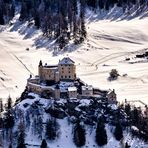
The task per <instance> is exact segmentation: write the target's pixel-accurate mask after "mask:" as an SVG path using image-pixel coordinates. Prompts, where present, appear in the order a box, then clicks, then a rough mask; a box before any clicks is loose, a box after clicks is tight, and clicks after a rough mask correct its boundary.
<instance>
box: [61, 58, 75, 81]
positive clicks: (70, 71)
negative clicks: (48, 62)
mask: <svg viewBox="0 0 148 148" xmlns="http://www.w3.org/2000/svg"><path fill="white" fill-rule="evenodd" d="M58 71H59V76H60V80H75V79H76V66H75V62H74V61H72V60H71V59H70V58H69V57H65V58H63V59H62V60H61V61H59V64H58Z"/></svg>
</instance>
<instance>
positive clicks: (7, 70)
mask: <svg viewBox="0 0 148 148" xmlns="http://www.w3.org/2000/svg"><path fill="white" fill-rule="evenodd" d="M91 16H92V14H90V18H89V19H88V20H87V26H86V28H87V31H88V35H87V40H86V41H85V43H84V44H82V45H80V46H74V47H73V48H69V52H65V53H62V54H59V55H57V56H53V50H52V49H51V48H50V45H52V44H53V43H54V42H48V40H46V39H45V38H44V37H41V32H40V31H36V30H35V29H34V28H33V27H30V28H28V27H27V23H25V24H22V25H21V24H19V22H16V23H15V24H14V25H12V26H11V27H6V29H4V31H1V32H0V97H2V98H7V96H8V95H9V94H10V95H11V96H12V97H13V98H14V99H15V97H17V96H19V95H20V93H21V92H22V91H23V90H24V88H25V85H26V80H27V78H28V77H29V75H30V73H31V74H33V75H37V74H38V73H37V72H38V69H37V66H38V63H39V60H40V59H42V60H43V62H48V63H49V64H56V63H57V62H58V61H59V59H61V58H62V57H64V56H67V55H68V56H69V57H70V58H72V59H73V60H74V61H75V62H76V65H77V76H78V77H80V78H81V79H82V80H84V81H85V82H86V83H88V84H91V85H93V86H95V87H99V88H101V89H109V88H111V89H115V90H116V92H117V97H118V101H121V102H122V101H124V99H127V100H136V99H138V100H142V101H143V102H145V103H147V104H148V100H147V99H148V93H147V91H148V62H145V63H135V64H129V63H127V62H125V58H127V57H134V56H135V55H136V53H141V52H144V51H145V50H146V48H148V28H147V26H148V18H146V17H145V18H143V19H139V18H135V19H131V20H122V21H120V20H114V21H111V20H109V19H101V20H98V19H94V18H92V17H91ZM93 16H94V15H93ZM16 17H17V16H16ZM14 26H15V27H14ZM1 30H3V29H2V27H1ZM39 47H40V48H39ZM26 48H29V51H27V50H26ZM47 48H48V49H47ZM113 68H115V69H117V70H118V71H119V74H120V75H121V77H119V79H118V80H116V81H112V82H109V81H108V80H107V78H108V76H109V72H110V71H111V69H113ZM124 74H127V76H126V77H123V76H122V75H124Z"/></svg>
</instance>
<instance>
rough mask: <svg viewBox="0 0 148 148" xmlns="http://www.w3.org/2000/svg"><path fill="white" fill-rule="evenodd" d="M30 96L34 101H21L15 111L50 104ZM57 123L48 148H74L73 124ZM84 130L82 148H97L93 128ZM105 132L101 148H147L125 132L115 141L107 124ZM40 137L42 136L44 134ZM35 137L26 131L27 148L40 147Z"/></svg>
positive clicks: (44, 114)
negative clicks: (56, 136)
mask: <svg viewBox="0 0 148 148" xmlns="http://www.w3.org/2000/svg"><path fill="white" fill-rule="evenodd" d="M30 95H32V96H34V97H35V99H33V100H32V99H26V100H23V101H22V102H21V103H19V104H18V105H17V106H16V107H17V109H18V108H19V109H21V110H22V111H25V113H26V112H27V110H28V109H29V107H30V105H31V104H33V103H34V102H35V101H39V103H40V104H42V105H43V106H44V107H45V108H46V107H48V106H49V104H50V103H51V100H48V99H43V98H40V97H38V95H34V94H33V93H32V94H30ZM62 101H64V100H62V99H61V100H60V102H61V103H62ZM84 102H85V105H86V106H87V104H89V103H90V102H89V100H87V99H86V100H85V99H84V100H82V101H80V103H81V104H80V105H84ZM26 103H27V104H28V107H24V104H26ZM41 108H42V107H41ZM41 108H40V109H41ZM41 110H42V109H41ZM43 110H44V109H43ZM43 110H42V112H41V115H42V119H43V121H44V122H46V121H47V119H49V118H50V115H49V114H48V113H45V112H44V111H43ZM39 112H40V111H39ZM32 115H34V114H33V113H32V114H31V113H30V118H31V116H32ZM33 118H35V116H33V117H32V118H31V119H32V120H31V122H34V120H33ZM18 122H19V120H18ZM57 122H58V124H59V126H60V134H59V137H58V138H57V139H56V140H54V141H48V140H47V143H48V146H49V147H50V148H57V147H59V148H76V146H75V144H74V142H73V128H74V124H72V123H71V122H68V119H67V117H66V118H64V119H57ZM44 129H45V128H44ZM85 130H86V144H85V146H83V147H84V148H93V147H96V148H98V146H97V144H96V142H95V131H96V128H95V126H89V125H85ZM26 131H27V129H26ZM106 131H107V137H108V140H107V141H108V143H107V145H105V146H103V148H120V147H121V146H123V145H124V144H125V143H126V142H127V143H128V144H130V146H131V148H146V147H147V144H146V143H144V142H143V141H142V140H139V139H138V138H134V137H132V136H131V134H130V133H128V134H127V131H124V138H123V141H122V142H119V141H116V139H115V138H114V136H113V131H114V127H113V126H109V125H108V124H106ZM42 135H44V133H43V134H42ZM37 137H38V136H37V135H33V134H32V128H30V130H28V131H27V134H26V143H27V144H28V146H27V148H39V147H40V144H41V142H42V141H41V139H39V138H37ZM6 144H8V143H7V142H6Z"/></svg>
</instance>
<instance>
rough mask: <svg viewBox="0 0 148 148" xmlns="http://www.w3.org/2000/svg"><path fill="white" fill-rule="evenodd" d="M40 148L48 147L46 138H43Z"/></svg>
mask: <svg viewBox="0 0 148 148" xmlns="http://www.w3.org/2000/svg"><path fill="white" fill-rule="evenodd" d="M40 148H47V142H46V140H45V139H43V140H42V143H41V146H40Z"/></svg>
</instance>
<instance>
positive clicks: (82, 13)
mask: <svg viewBox="0 0 148 148" xmlns="http://www.w3.org/2000/svg"><path fill="white" fill-rule="evenodd" d="M84 20H85V0H81V7H80V25H81V29H80V43H81V42H83V41H84V39H85V38H86V34H87V32H86V28H85V21H84Z"/></svg>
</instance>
